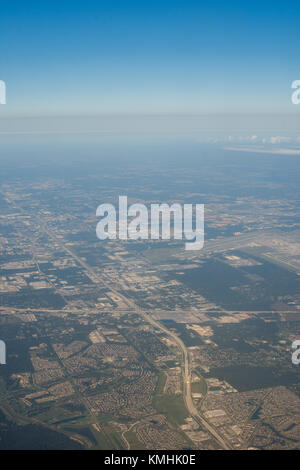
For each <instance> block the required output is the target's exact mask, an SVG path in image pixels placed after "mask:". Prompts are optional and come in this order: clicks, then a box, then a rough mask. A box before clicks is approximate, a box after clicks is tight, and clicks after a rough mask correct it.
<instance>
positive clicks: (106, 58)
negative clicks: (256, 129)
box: [0, 0, 300, 117]
mask: <svg viewBox="0 0 300 470" xmlns="http://www.w3.org/2000/svg"><path fill="white" fill-rule="evenodd" d="M299 12H300V5H299V4H297V2H287V1H281V2H276V1H273V2H269V1H265V2H264V1H260V2H258V1H243V2H241V1H234V2H231V1H224V2H218V1H215V2H207V3H206V4H204V3H202V2H201V1H199V0H198V1H190V0H186V1H178V0H173V1H163V0H161V1H156V0H151V1H142V0H140V1H132V0H127V1H125V0H124V1H118V0H114V1H112V0H108V1H106V0H105V1H101V0H98V1H91V0H86V1H82V2H76V1H63V0H62V1H47V0H46V1H42V2H41V1H24V0H23V1H12V2H1V3H0V79H2V80H5V82H6V84H7V105H6V106H5V110H4V106H2V107H1V109H0V112H1V115H2V116H15V115H20V114H21V115H22V114H23V115H69V114H71V115H86V114H101V113H129V114H130V113H146V114H147V113H171V114H176V113H179V114H182V113H183V114H184V113H186V114H190V113H192V114H194V113H195V114H198V113H199V114H205V113H216V114H222V113H225V114H227V113H229V114H230V113H246V114H247V113H279V114H280V113H282V114H284V113H294V112H296V111H298V109H297V110H296V109H295V106H293V105H292V104H291V101H290V96H291V90H290V86H291V82H292V81H293V80H295V79H300V67H299V45H300V35H299V26H300V25H299V23H300V17H299ZM298 114H299V113H298ZM1 115H0V117H1Z"/></svg>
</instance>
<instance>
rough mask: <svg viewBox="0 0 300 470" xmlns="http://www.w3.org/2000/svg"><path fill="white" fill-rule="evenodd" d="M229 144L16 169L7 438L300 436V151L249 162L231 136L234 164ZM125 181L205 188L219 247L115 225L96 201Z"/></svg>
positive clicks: (5, 371) (272, 442)
mask: <svg viewBox="0 0 300 470" xmlns="http://www.w3.org/2000/svg"><path fill="white" fill-rule="evenodd" d="M198 150H199V153H200V154H201V153H204V154H206V155H207V153H208V152H209V148H208V147H207V146H204V147H203V146H202V145H199V149H198ZM210 152H212V150H211V151H210ZM214 152H215V154H216V156H215V155H214V154H213V153H211V155H210V162H209V163H207V164H206V166H205V167H204V166H203V161H201V158H200V160H199V162H198V164H197V165H196V164H194V165H193V167H192V169H190V166H189V165H188V163H189V161H188V158H186V163H187V167H182V164H181V163H180V162H178V164H176V165H173V168H172V169H171V170H170V168H164V167H163V166H162V165H161V166H160V165H159V163H158V159H157V161H155V167H153V166H152V165H151V162H148V163H139V164H136V163H135V164H134V163H133V162H130V161H128V160H127V161H123V162H120V163H119V165H120V166H119V169H116V167H117V166H118V165H117V164H112V167H111V169H109V168H108V167H106V168H105V169H103V168H102V164H101V162H99V163H98V166H96V167H95V166H94V164H93V165H92V169H93V171H92V172H91V167H90V166H89V164H85V165H83V163H82V165H83V166H81V164H78V168H77V169H75V170H74V168H73V174H72V175H70V174H69V170H70V168H69V167H68V165H69V164H68V163H60V164H58V166H60V168H57V167H55V168H56V170H55V171H56V173H57V174H52V175H51V176H45V174H44V172H42V173H41V172H40V170H39V169H38V168H35V166H34V164H32V165H31V167H30V168H29V170H30V171H29V172H28V171H27V170H26V173H27V175H25V168H23V169H22V177H20V176H17V177H16V176H15V170H11V169H9V168H7V169H6V171H4V174H3V176H1V219H0V220H1V224H0V227H1V258H0V259H1V281H0V312H1V315H0V321H1V339H2V340H4V341H5V344H6V346H7V361H6V362H7V363H6V365H5V366H1V381H0V384H1V389H0V390H1V394H0V408H1V417H2V420H3V423H2V424H1V428H0V432H1V441H0V447H1V448H5V447H9V446H15V445H21V446H22V448H23V447H24V448H26V447H27V446H28V445H30V444H29V442H28V441H27V439H28V437H26V436H28V431H27V430H31V432H32V433H33V435H34V436H35V441H34V443H35V445H36V446H37V447H39V445H41V446H43V445H44V446H46V447H47V446H50V447H53V446H54V447H55V448H56V447H58V448H71V449H72V448H74V449H75V448H76V449H77V448H87V449H89V448H99V449H183V448H186V449H249V448H254V449H262V448H264V449H293V448H298V447H299V439H300V436H299V426H300V422H299V416H300V395H299V394H300V386H299V368H297V366H295V365H294V364H293V363H292V360H291V355H292V349H291V344H292V342H293V341H294V340H296V339H297V338H299V337H300V323H299V310H300V304H299V302H300V289H299V286H300V256H299V252H300V250H299V248H300V218H299V215H298V214H299V213H298V203H299V202H298V201H299V185H298V177H299V171H300V166H299V163H298V162H297V165H295V160H294V159H295V157H289V159H286V160H285V169H283V167H282V160H281V157H279V158H277V160H276V161H274V158H273V157H272V158H271V157H265V166H264V168H259V167H258V166H257V164H258V162H259V161H260V159H259V158H257V159H256V160H255V159H253V160H252V161H251V163H250V164H248V165H246V168H245V162H242V164H241V163H240V162H239V161H238V160H237V158H236V157H235V156H232V154H231V153H230V151H223V153H224V152H225V153H226V154H227V156H226V162H227V165H230V166H232V171H231V172H230V173H227V168H224V160H223V158H220V157H219V156H218V152H222V150H218V149H214ZM94 163H95V162H94ZM52 164H53V165H54V163H52ZM270 164H272V171H273V174H272V177H270V175H269V165H270ZM55 165H57V162H55ZM289 165H293V168H294V171H295V173H296V170H297V173H296V174H295V175H294V182H293V181H291V180H290V179H289V181H290V183H289V185H287V184H286V181H285V179H286V178H287V177H289V170H290V168H289ZM49 166H50V168H51V164H49ZM55 171H54V172H55ZM11 172H12V174H11ZM61 172H63V173H64V175H65V176H64V178H61V177H60V176H59V175H60V174H61ZM233 172H234V174H235V175H236V176H235V179H234V181H233V179H232V174H233ZM49 173H53V168H52V169H51V170H49ZM213 175H214V176H213ZM11 178H12V179H11ZM261 180H263V181H264V184H263V186H261V183H260V181H261ZM247 181H248V184H247ZM274 181H276V185H275V184H274ZM216 187H218V188H220V187H222V189H219V191H218V193H217V194H216V191H215V188H216ZM199 189H200V191H199ZM119 193H121V194H124V193H126V194H128V199H129V200H134V201H138V202H140V203H144V204H146V205H147V204H150V203H153V202H156V201H158V200H159V201H164V202H169V201H176V202H180V203H184V202H186V201H190V200H191V199H193V200H194V201H198V202H200V201H203V200H205V201H206V212H205V235H206V240H205V244H204V247H203V249H202V250H200V251H186V250H185V249H184V245H183V243H182V242H181V241H177V240H170V241H168V240H166V241H165V240H118V239H117V240H103V241H101V240H99V239H98V238H97V237H96V224H97V217H96V213H95V209H96V207H97V205H98V202H99V201H104V200H105V201H106V202H111V203H113V202H115V201H116V200H117V197H118V194H119ZM278 193H279V194H280V197H278ZM153 195H154V198H153ZM150 198H151V199H150ZM18 433H19V437H18V439H19V442H18V443H17V444H16V434H17V435H18ZM46 436H47V439H46V442H47V444H45V443H44V444H43V440H44V439H45V437H46ZM31 445H32V444H31Z"/></svg>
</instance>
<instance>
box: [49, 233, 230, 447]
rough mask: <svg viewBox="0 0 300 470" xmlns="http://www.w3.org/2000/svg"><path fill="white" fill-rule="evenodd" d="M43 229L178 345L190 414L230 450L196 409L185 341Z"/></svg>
mask: <svg viewBox="0 0 300 470" xmlns="http://www.w3.org/2000/svg"><path fill="white" fill-rule="evenodd" d="M42 229H43V231H44V232H46V233H47V235H48V236H49V237H50V238H51V239H52V240H55V242H56V243H58V244H59V246H60V248H62V249H63V250H64V251H65V252H66V253H68V254H69V255H70V256H71V257H72V258H73V259H74V260H75V261H77V263H78V264H79V265H81V266H82V267H83V268H84V269H85V270H86V272H87V273H89V274H90V275H91V276H92V279H93V280H95V279H97V280H98V282H99V283H101V284H102V285H104V286H105V287H106V288H107V289H109V290H110V291H111V292H113V293H114V294H115V295H116V296H118V297H119V298H120V299H121V300H122V301H123V302H124V303H125V304H126V305H127V306H128V308H129V309H130V310H131V311H133V312H134V313H137V314H138V315H140V316H141V317H142V318H143V319H144V320H145V321H147V322H148V323H150V324H151V325H152V326H154V327H155V328H158V329H159V330H160V331H163V332H164V333H165V334H166V335H167V336H169V337H170V338H172V339H173V341H174V342H175V343H176V344H177V346H178V347H179V348H180V349H181V351H182V356H183V370H182V374H183V396H184V402H185V405H186V407H187V409H188V412H189V414H190V416H191V417H192V418H194V420H195V421H196V422H197V423H198V424H199V425H201V426H202V427H203V428H205V429H206V430H207V431H208V432H209V433H210V434H211V435H212V436H213V437H214V438H215V439H216V440H217V441H218V443H219V444H220V445H221V447H222V448H223V449H230V448H231V447H230V445H229V444H228V443H227V442H226V441H225V439H224V438H223V437H222V436H221V435H220V434H219V433H218V432H217V430H216V429H215V428H214V427H213V426H212V425H211V424H210V423H209V422H208V421H207V420H206V419H205V418H204V417H203V416H202V415H201V414H200V413H199V411H198V410H197V408H196V407H195V405H194V403H193V399H192V391H191V364H190V356H189V353H188V350H187V348H186V346H185V344H184V343H183V341H182V340H181V339H180V338H179V337H178V336H177V335H176V334H175V333H174V332H173V331H171V330H168V329H167V328H166V327H165V326H164V325H162V324H161V323H160V322H158V321H157V320H154V319H153V318H152V317H151V316H150V315H148V314H147V313H146V312H144V310H142V309H141V308H140V307H139V306H138V305H136V304H135V302H134V301H133V300H131V299H128V298H127V297H125V296H124V295H123V294H121V293H120V292H119V291H118V290H117V289H115V288H114V287H113V286H112V284H111V283H110V282H107V281H105V279H104V276H103V275H102V276H101V277H99V276H98V274H97V273H96V272H95V271H94V270H93V268H92V267H91V266H89V265H88V264H87V263H86V262H85V261H84V260H82V259H81V258H79V256H77V255H76V253H74V252H73V251H72V250H71V249H70V248H69V247H68V246H66V245H65V244H64V243H62V240H61V239H59V238H57V237H56V236H55V235H54V234H53V233H51V232H50V231H49V229H47V228H46V227H45V225H44V224H42Z"/></svg>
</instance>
